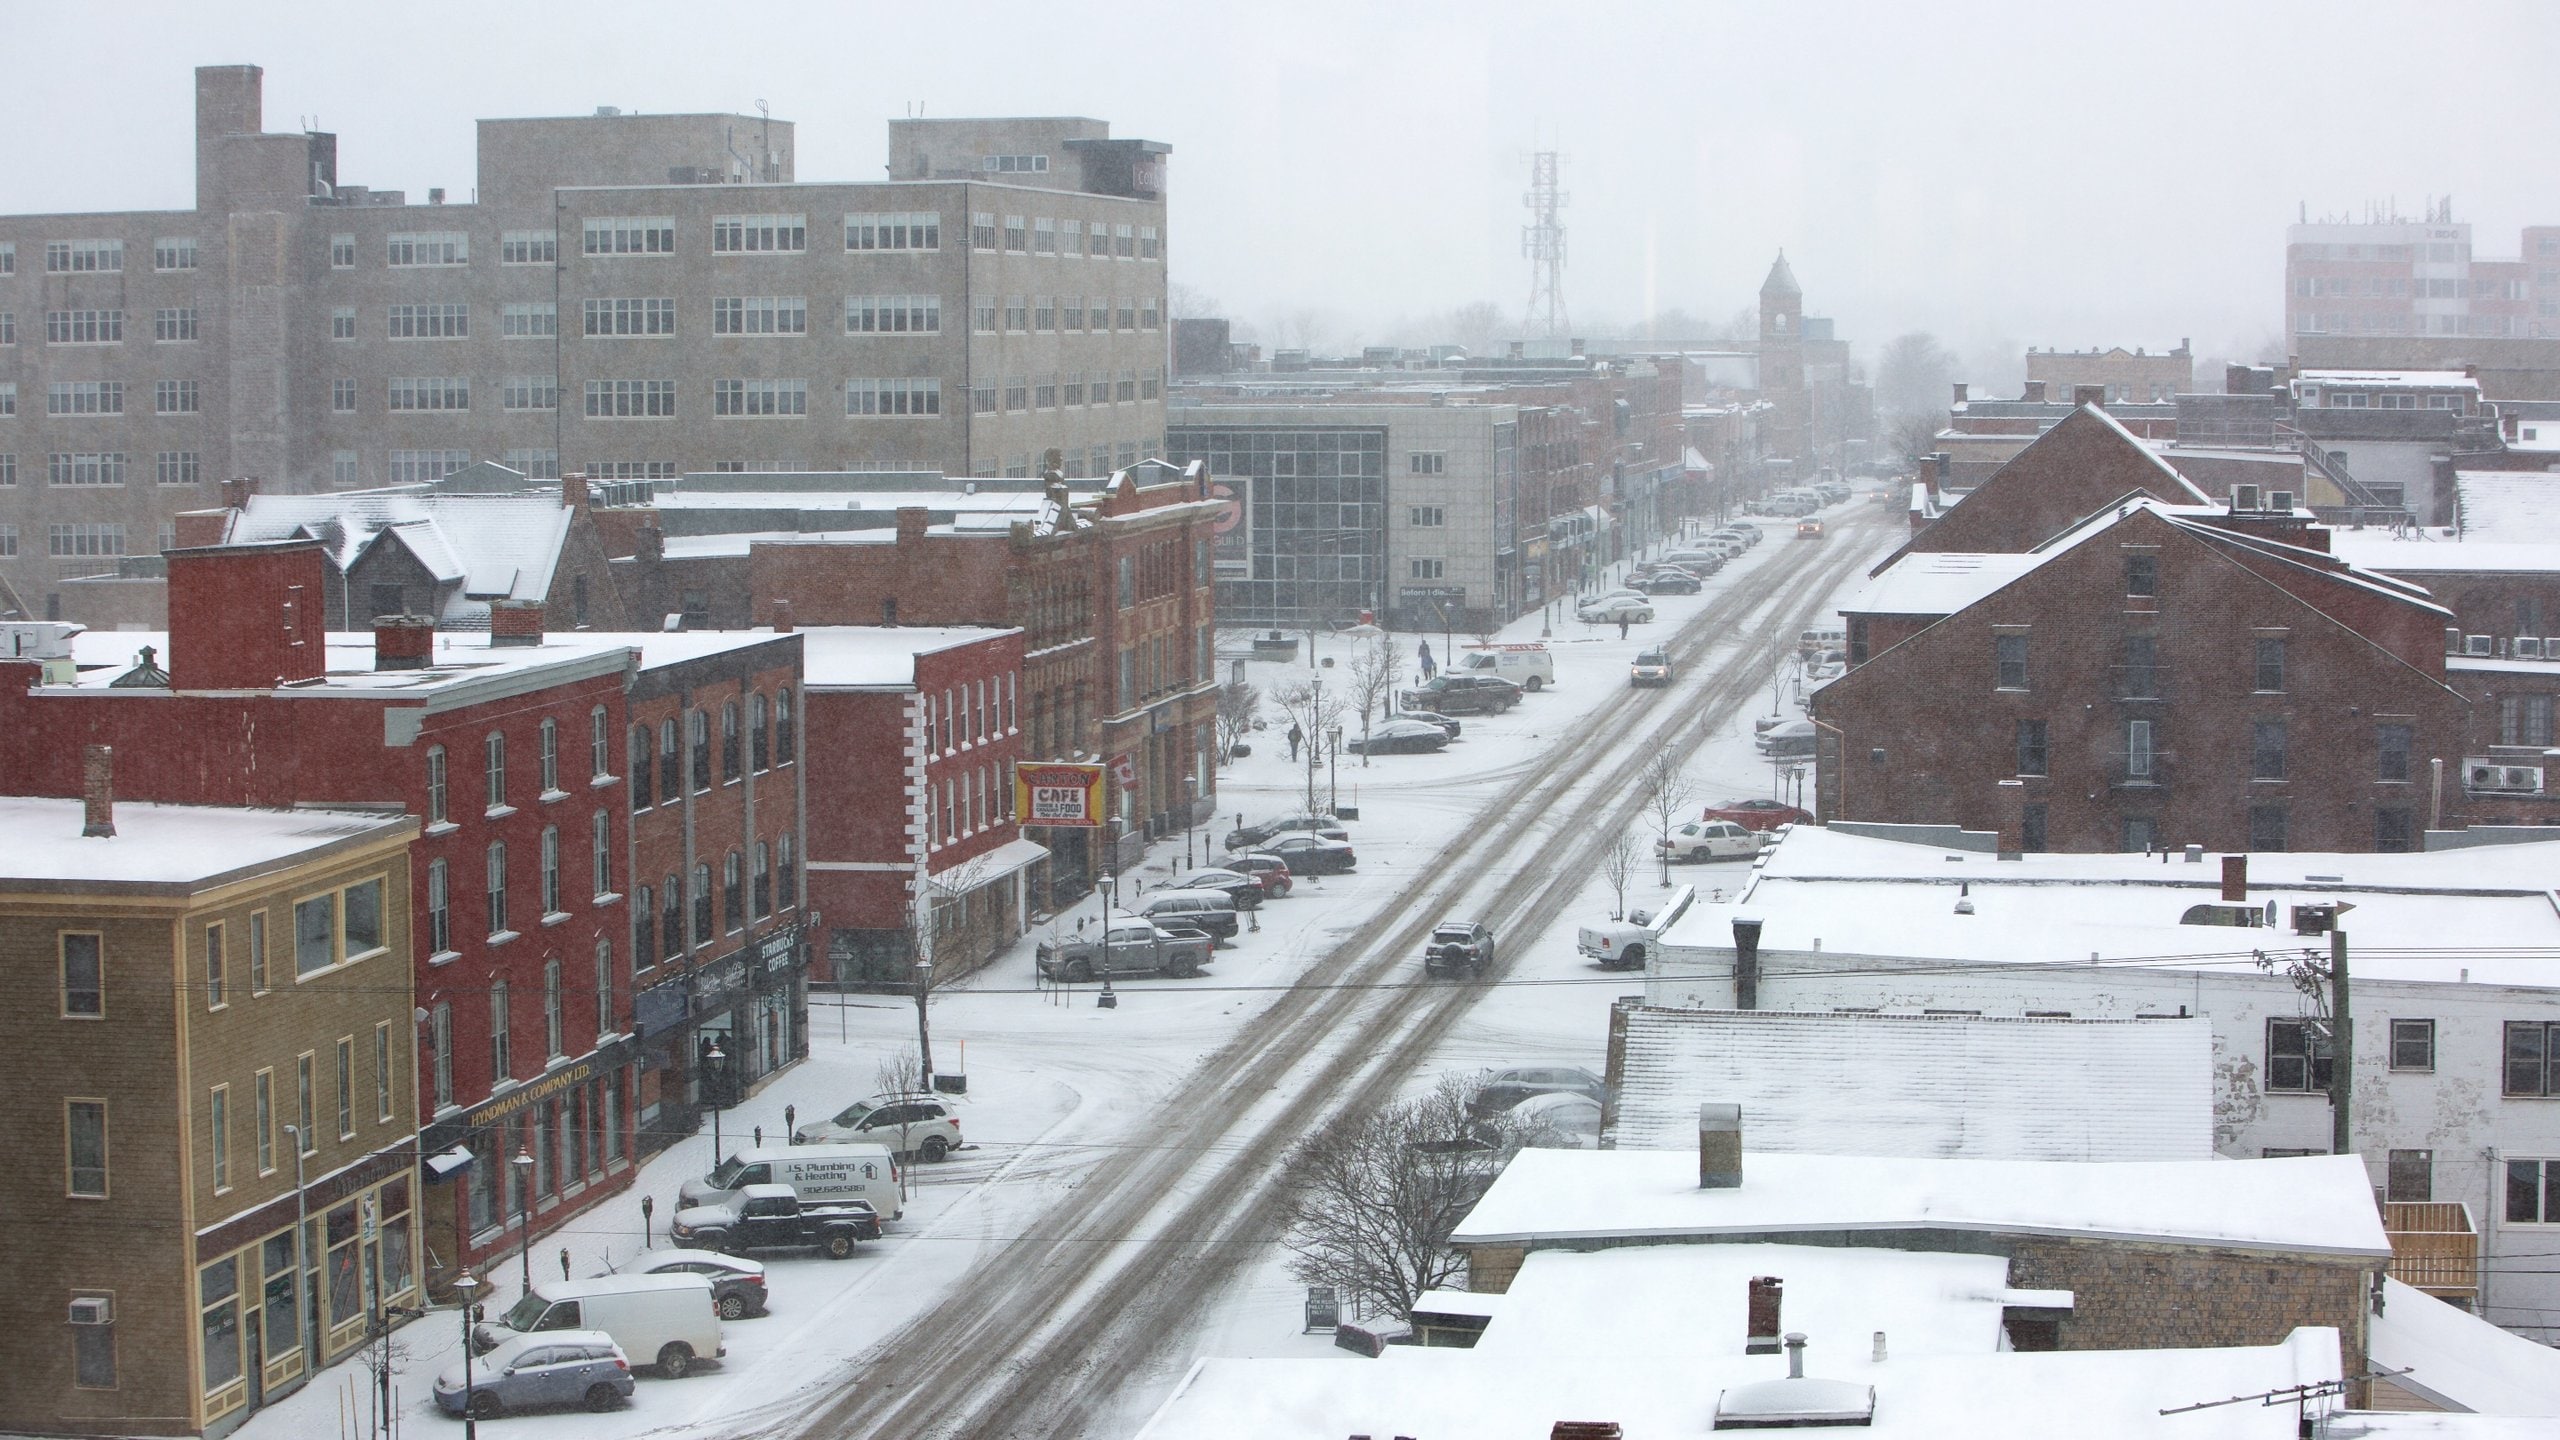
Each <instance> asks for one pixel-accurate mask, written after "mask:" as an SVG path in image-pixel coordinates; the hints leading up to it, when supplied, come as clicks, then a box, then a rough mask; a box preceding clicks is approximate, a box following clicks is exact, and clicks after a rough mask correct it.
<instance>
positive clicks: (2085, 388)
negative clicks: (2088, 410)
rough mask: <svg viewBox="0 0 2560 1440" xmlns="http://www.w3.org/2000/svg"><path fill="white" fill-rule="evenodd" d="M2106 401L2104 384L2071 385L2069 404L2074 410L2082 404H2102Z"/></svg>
mask: <svg viewBox="0 0 2560 1440" xmlns="http://www.w3.org/2000/svg"><path fill="white" fill-rule="evenodd" d="M2106 403H2107V387H2106V386H2104V385H2074V386H2072V387H2071V405H2072V408H2073V409H2075V410H2076V409H2078V408H2079V407H2081V406H2083V405H2104V404H2106Z"/></svg>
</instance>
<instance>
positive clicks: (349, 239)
mask: <svg viewBox="0 0 2560 1440" xmlns="http://www.w3.org/2000/svg"><path fill="white" fill-rule="evenodd" d="M329 268H330V269H332V270H353V269H354V268H356V237H354V236H353V235H332V236H330V237H329Z"/></svg>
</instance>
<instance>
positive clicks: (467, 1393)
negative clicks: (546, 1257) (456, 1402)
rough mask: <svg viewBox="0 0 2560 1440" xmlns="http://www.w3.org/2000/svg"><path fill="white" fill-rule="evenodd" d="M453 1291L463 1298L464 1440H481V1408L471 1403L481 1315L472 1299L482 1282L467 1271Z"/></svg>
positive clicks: (457, 1281)
mask: <svg viewBox="0 0 2560 1440" xmlns="http://www.w3.org/2000/svg"><path fill="white" fill-rule="evenodd" d="M453 1291H454V1293H455V1294H457V1295H459V1296H461V1297H462V1435H463V1440H479V1436H480V1414H479V1407H478V1406H476V1405H474V1404H472V1403H471V1399H472V1396H471V1324H472V1322H473V1321H475V1320H477V1319H479V1318H480V1315H479V1309H478V1307H477V1306H474V1305H473V1304H472V1303H471V1297H472V1296H474V1295H477V1294H479V1293H480V1282H479V1281H478V1280H475V1279H473V1278H472V1276H471V1272H470V1271H468V1270H466V1271H464V1272H462V1274H461V1275H459V1276H457V1277H455V1279H454V1282H453Z"/></svg>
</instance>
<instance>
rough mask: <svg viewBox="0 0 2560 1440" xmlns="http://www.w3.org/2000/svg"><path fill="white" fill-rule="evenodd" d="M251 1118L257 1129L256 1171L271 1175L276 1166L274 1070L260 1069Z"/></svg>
mask: <svg viewBox="0 0 2560 1440" xmlns="http://www.w3.org/2000/svg"><path fill="white" fill-rule="evenodd" d="M251 1119H252V1120H253V1121H254V1123H255V1124H256V1126H257V1131H258V1173H259V1174H261V1175H272V1174H274V1173H275V1168H276V1072H274V1071H273V1070H261V1071H259V1072H258V1083H257V1114H256V1115H254V1116H252V1117H251Z"/></svg>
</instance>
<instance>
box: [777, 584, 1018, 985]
mask: <svg viewBox="0 0 2560 1440" xmlns="http://www.w3.org/2000/svg"><path fill="white" fill-rule="evenodd" d="M800 635H801V639H802V641H803V643H804V644H806V645H807V647H808V655H809V659H808V686H807V706H808V727H809V743H810V744H811V745H813V746H815V747H816V748H817V749H818V750H819V751H820V752H821V753H824V754H828V755H835V756H841V757H843V759H844V762H845V763H844V764H842V765H840V766H838V767H837V768H836V771H835V775H834V778H833V779H832V780H831V781H830V782H829V784H828V787H827V792H828V793H827V803H826V804H824V805H823V806H821V807H819V808H818V810H817V811H816V813H815V815H814V817H813V819H812V822H811V824H810V827H809V847H810V848H809V866H808V869H809V904H810V908H811V909H812V910H814V911H816V912H818V913H819V914H821V915H823V916H824V917H825V918H826V964H827V978H829V979H831V980H832V981H834V982H835V983H836V984H838V985H843V986H862V987H870V988H899V987H903V986H907V985H910V984H912V983H914V980H915V972H914V968H913V967H914V964H915V962H916V961H917V960H918V959H920V958H927V959H930V960H931V961H932V962H933V964H934V967H935V969H936V971H937V974H938V976H939V978H941V979H949V978H951V977H952V976H954V975H960V974H965V973H967V972H968V971H970V970H972V969H975V968H976V967H977V966H979V965H981V964H984V963H985V962H986V960H987V959H988V957H989V956H991V955H993V954H994V953H995V952H996V951H997V950H999V949H1001V948H1003V946H1005V945H1006V944H1008V943H1010V942H1011V941H1012V939H1013V938H1014V937H1015V936H1017V935H1020V934H1021V933H1022V932H1023V928H1024V926H1025V924H1026V921H1027V916H1028V915H1029V913H1030V911H1031V909H1032V908H1033V907H1034V906H1035V905H1037V904H1039V903H1041V902H1042V901H1044V900H1045V898H1046V893H1047V891H1046V886H1045V877H1044V876H1042V875H1041V874H1040V872H1039V868H1038V867H1039V866H1040V865H1041V864H1042V862H1044V861H1045V860H1046V859H1047V858H1048V850H1047V848H1046V847H1044V846H1042V845H1040V844H1037V843H1035V842H1033V841H1031V840H1028V839H1025V838H1023V835H1022V827H1021V825H1020V824H1019V823H1018V820H1017V817H1016V816H1015V814H1014V805H1013V795H1014V790H1013V767H1014V765H1015V763H1016V762H1017V761H1020V760H1021V759H1023V758H1024V755H1025V745H1026V743H1027V742H1026V740H1025V736H1024V731H1023V728H1022V709H1021V682H1022V673H1023V670H1022V649H1023V644H1024V636H1023V633H1022V632H1021V631H1020V630H1014V629H995V628H988V627H960V626H931V625H922V626H910V625H898V626H879V625H873V626H834V625H831V626H817V627H812V628H810V629H808V630H804V631H801V632H800ZM1044 828H1051V827H1044ZM928 895H929V896H930V897H931V898H930V901H928V900H927V896H928ZM928 904H929V906H930V911H931V919H930V922H929V925H930V928H927V927H928V922H927V920H926V919H925V917H924V914H923V913H922V912H923V911H924V909H925V908H926V907H927V906H928ZM920 940H921V941H922V942H923V943H920Z"/></svg>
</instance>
